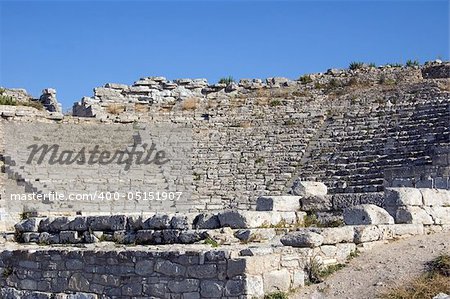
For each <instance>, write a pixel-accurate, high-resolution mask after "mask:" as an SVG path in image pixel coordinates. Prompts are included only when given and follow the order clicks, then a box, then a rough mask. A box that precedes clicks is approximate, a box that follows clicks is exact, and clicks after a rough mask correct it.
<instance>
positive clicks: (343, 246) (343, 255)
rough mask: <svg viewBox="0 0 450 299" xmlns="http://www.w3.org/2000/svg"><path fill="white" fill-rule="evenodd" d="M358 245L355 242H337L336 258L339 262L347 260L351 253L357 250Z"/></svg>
mask: <svg viewBox="0 0 450 299" xmlns="http://www.w3.org/2000/svg"><path fill="white" fill-rule="evenodd" d="M355 250H356V245H355V244H354V243H338V244H336V260H337V261H338V262H339V263H344V262H346V261H347V259H348V257H349V255H350V254H351V253H352V252H355Z"/></svg>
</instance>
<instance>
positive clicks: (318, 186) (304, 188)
mask: <svg viewBox="0 0 450 299" xmlns="http://www.w3.org/2000/svg"><path fill="white" fill-rule="evenodd" d="M327 193H328V189H327V186H326V185H325V184H324V183H320V182H307V181H300V180H298V179H297V180H296V181H294V183H293V185H292V194H294V195H301V196H324V195H326V194H327Z"/></svg>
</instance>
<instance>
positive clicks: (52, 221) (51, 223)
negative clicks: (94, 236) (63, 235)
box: [39, 217, 70, 233]
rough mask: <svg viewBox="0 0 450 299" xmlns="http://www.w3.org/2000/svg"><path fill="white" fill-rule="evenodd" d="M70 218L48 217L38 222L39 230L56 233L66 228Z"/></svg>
mask: <svg viewBox="0 0 450 299" xmlns="http://www.w3.org/2000/svg"><path fill="white" fill-rule="evenodd" d="M69 222H70V220H69V218H68V217H48V218H45V219H42V220H41V221H40V222H39V231H40V232H48V233H58V232H60V231H62V230H64V229H67V228H68V224H69Z"/></svg>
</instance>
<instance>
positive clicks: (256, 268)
mask: <svg viewBox="0 0 450 299" xmlns="http://www.w3.org/2000/svg"><path fill="white" fill-rule="evenodd" d="M243 258H244V260H245V273H246V274H251V275H261V273H266V272H270V271H274V270H278V268H279V267H280V255H279V254H267V255H255V256H249V257H243Z"/></svg>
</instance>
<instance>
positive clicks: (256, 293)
mask: <svg viewBox="0 0 450 299" xmlns="http://www.w3.org/2000/svg"><path fill="white" fill-rule="evenodd" d="M245 280H246V284H245V285H246V294H247V295H248V296H250V298H262V297H264V280H263V277H262V276H261V275H246V277H245ZM208 297H209V296H208Z"/></svg>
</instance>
